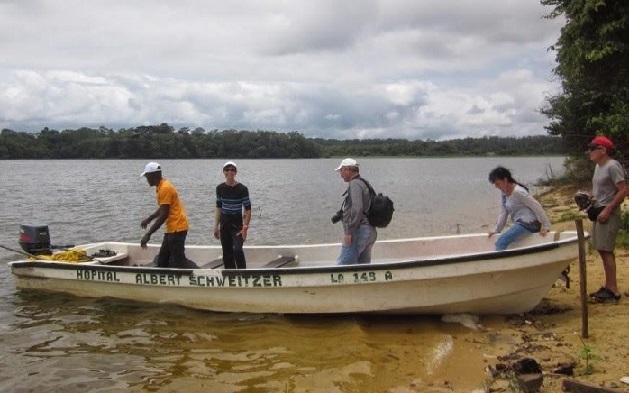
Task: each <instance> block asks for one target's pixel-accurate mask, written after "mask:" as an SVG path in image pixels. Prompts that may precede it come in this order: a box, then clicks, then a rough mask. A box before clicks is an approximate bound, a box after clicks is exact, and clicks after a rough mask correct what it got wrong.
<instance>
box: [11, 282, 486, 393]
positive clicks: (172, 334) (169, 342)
mask: <svg viewBox="0 0 629 393" xmlns="http://www.w3.org/2000/svg"><path fill="white" fill-rule="evenodd" d="M13 302H14V304H13V307H14V310H15V314H14V318H15V321H14V322H13V323H12V325H11V326H10V327H11V330H12V331H14V332H16V334H15V335H14V337H13V338H14V339H12V338H11V334H8V335H7V337H6V338H7V340H8V341H7V343H6V344H7V345H8V347H9V348H10V351H11V356H10V357H9V359H10V361H11V362H12V363H13V364H12V365H9V366H10V367H15V368H18V367H19V368H20V370H21V372H20V373H19V375H17V374H16V375H13V376H6V375H5V381H4V382H3V383H2V384H5V383H6V384H7V385H6V386H8V385H9V384H10V385H12V386H14V388H15V389H17V390H16V391H19V390H20V389H23V390H24V391H30V390H31V389H33V390H35V389H37V388H41V389H46V390H47V391H51V390H50V388H51V387H54V389H53V391H55V389H58V390H57V391H61V390H65V391H78V390H81V391H87V390H89V391H90V392H114V391H120V389H124V390H126V391H176V390H185V391H192V392H195V391H202V390H203V391H207V389H210V391H212V392H238V391H243V392H245V391H246V392H284V391H285V392H300V391H304V392H305V391H313V392H336V391H338V392H369V391H383V390H388V389H389V388H391V387H394V386H407V387H408V386H410V385H411V384H412V383H417V381H429V380H432V379H434V378H443V377H444V373H446V374H447V372H446V370H447V369H448V367H449V366H450V365H451V364H449V363H448V362H449V359H450V353H451V352H452V351H453V350H455V349H456V350H458V351H460V350H462V347H465V346H466V342H465V340H462V339H460V338H457V335H463V336H465V335H468V334H471V333H470V332H469V331H468V330H466V329H465V328H463V327H460V326H457V325H448V324H444V323H442V322H440V320H439V318H438V317H388V316H381V317H370V316H349V315H346V316H334V317H332V316H309V317H303V316H277V315H249V314H220V313H211V312H202V311H195V310H188V309H185V308H180V307H170V306H155V305H147V304H142V303H134V302H127V301H124V302H122V301H118V300H113V299H101V300H92V299H77V298H73V297H69V296H63V295H55V296H48V295H46V294H42V293H33V292H18V293H17V295H16V296H15V298H14V300H13ZM24 336H28V337H29V341H28V342H21V341H19V340H20V338H22V337H24ZM444 346H445V347H448V348H449V349H448V350H447V351H445V352H444V351H443V348H444ZM460 346H462V347H460ZM456 347H459V348H456ZM18 364H19V366H18ZM475 373H477V374H478V375H479V376H478V378H479V380H481V378H482V370H477V371H475ZM467 377H469V375H467ZM452 378H455V376H452ZM37 381H41V382H37ZM413 381H415V382H413Z"/></svg>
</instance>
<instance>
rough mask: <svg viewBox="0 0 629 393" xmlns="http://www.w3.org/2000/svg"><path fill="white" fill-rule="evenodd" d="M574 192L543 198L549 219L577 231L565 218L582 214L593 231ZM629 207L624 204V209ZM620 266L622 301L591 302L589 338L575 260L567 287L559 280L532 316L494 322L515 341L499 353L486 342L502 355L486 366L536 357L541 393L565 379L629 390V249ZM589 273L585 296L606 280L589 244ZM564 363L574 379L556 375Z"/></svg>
mask: <svg viewBox="0 0 629 393" xmlns="http://www.w3.org/2000/svg"><path fill="white" fill-rule="evenodd" d="M575 191H576V189H572V188H560V189H555V190H553V191H551V192H548V193H545V194H543V195H541V196H539V198H540V200H541V202H542V204H543V205H544V207H545V208H546V210H547V212H548V213H549V215H550V216H551V221H552V222H553V229H555V230H575V229H576V226H575V222H574V219H569V220H567V221H566V220H565V219H566V218H567V217H570V216H572V215H581V216H582V217H583V224H584V229H585V231H589V230H590V228H591V223H590V221H589V220H588V219H587V217H585V215H584V214H580V213H579V211H578V209H577V207H576V205H575V204H574V202H573V200H572V196H573V194H574V192H575ZM628 207H629V206H627V205H626V204H625V206H624V209H623V211H627V208H628ZM562 220H564V221H562ZM616 263H617V274H618V283H619V287H620V289H621V291H622V292H623V297H622V298H621V300H620V301H619V302H618V303H617V304H601V303H594V302H590V301H589V302H588V303H587V313H588V319H587V321H588V329H587V330H588V331H587V332H588V337H587V338H582V337H581V332H582V307H581V297H580V289H579V263H578V260H576V261H575V262H573V263H572V265H571V267H570V270H571V273H570V283H569V288H568V287H566V286H565V284H563V283H562V281H561V280H558V282H557V284H556V286H555V287H553V288H552V289H551V290H550V292H549V294H548V296H547V297H546V298H545V299H544V300H543V301H542V303H541V304H540V305H539V306H537V307H536V308H535V309H534V310H532V311H531V312H530V313H527V314H525V315H520V316H509V317H506V318H505V319H504V321H503V323H500V322H499V321H497V320H493V321H491V322H490V324H491V325H492V326H491V328H492V329H496V330H497V332H498V333H499V334H501V335H509V336H511V337H513V343H511V344H510V345H509V344H507V345H504V347H501V348H499V349H497V348H496V346H495V345H494V344H485V345H487V348H485V349H486V352H488V353H489V352H493V353H497V354H498V358H497V359H495V360H492V361H489V362H488V364H489V365H494V364H496V363H501V362H502V363H506V364H509V363H512V362H513V361H515V360H518V359H521V358H524V357H529V358H533V359H535V360H536V361H537V362H538V363H539V364H540V365H541V366H542V370H543V376H544V377H543V386H542V388H541V389H540V391H541V392H561V391H562V381H563V380H564V379H565V378H574V379H577V380H579V381H584V382H589V383H592V384H596V385H597V386H601V387H605V388H610V389H611V388H614V389H618V391H629V385H627V384H625V383H623V382H622V381H621V378H623V377H629V361H628V360H627V358H629V345H628V343H629V296H627V294H626V293H627V292H628V290H629V250H626V249H617V250H616ZM586 269H587V275H586V277H587V293H590V292H594V291H596V290H597V289H598V288H599V287H600V286H601V283H603V282H604V273H603V267H602V263H601V259H600V256H599V255H598V253H597V252H596V251H595V250H592V249H591V246H590V244H589V243H588V244H587V246H586ZM481 345H484V344H481ZM588 351H589V356H588V355H587V352H588ZM586 358H587V359H586ZM586 360H587V362H586ZM566 364H573V365H574V375H573V376H571V377H568V376H566V375H562V374H558V373H557V371H558V369H559V368H560V366H561V365H566ZM586 365H587V366H589V367H590V369H589V370H587V369H586ZM498 385H499V384H497V385H496V386H498ZM503 386H504V385H503Z"/></svg>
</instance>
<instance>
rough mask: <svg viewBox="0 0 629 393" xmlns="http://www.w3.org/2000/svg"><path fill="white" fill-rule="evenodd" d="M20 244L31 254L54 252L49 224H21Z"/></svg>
mask: <svg viewBox="0 0 629 393" xmlns="http://www.w3.org/2000/svg"><path fill="white" fill-rule="evenodd" d="M20 246H21V247H22V250H24V251H26V252H27V253H29V254H35V255H36V254H40V255H50V254H52V251H51V250H50V233H49V232H48V225H28V224H23V225H20Z"/></svg>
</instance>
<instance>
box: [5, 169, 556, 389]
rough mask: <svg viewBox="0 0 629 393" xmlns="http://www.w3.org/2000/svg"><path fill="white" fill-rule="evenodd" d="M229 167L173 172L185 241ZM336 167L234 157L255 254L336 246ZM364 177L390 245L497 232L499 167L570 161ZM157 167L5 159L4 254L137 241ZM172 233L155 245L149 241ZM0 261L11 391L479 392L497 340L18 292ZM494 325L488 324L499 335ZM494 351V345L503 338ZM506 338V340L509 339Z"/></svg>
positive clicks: (545, 172) (428, 328) (407, 323)
mask: <svg viewBox="0 0 629 393" xmlns="http://www.w3.org/2000/svg"><path fill="white" fill-rule="evenodd" d="M223 161H224V160H163V161H160V164H162V167H163V174H164V176H165V177H166V178H168V179H170V180H171V181H172V182H173V183H174V184H175V186H176V187H177V188H178V190H179V194H180V196H181V198H182V199H183V201H184V204H185V206H186V209H187V211H188V216H189V220H190V231H189V235H188V241H187V242H188V244H218V242H217V241H216V240H215V239H214V238H213V236H212V230H211V226H212V222H213V209H214V208H213V203H214V189H215V187H216V185H217V184H219V183H220V182H221V181H222V180H223V175H222V172H221V166H222V164H223ZM339 162H340V160H339V159H317V160H239V161H237V163H238V167H239V173H238V175H237V179H238V180H239V181H240V182H242V183H244V184H245V185H247V186H248V187H249V192H250V195H251V199H252V203H253V206H254V208H253V218H252V221H251V225H250V230H249V238H248V243H249V244H290V243H307V244H315V243H322V242H339V241H340V238H341V227H340V224H337V225H333V224H332V223H331V222H330V217H331V215H332V214H333V213H334V212H336V211H337V210H338V208H339V206H340V202H341V194H342V193H343V191H344V190H345V187H346V185H345V184H344V183H343V181H342V179H341V178H340V175H339V174H338V173H336V172H334V168H335V167H336V166H337V165H338V163H339ZM359 162H360V164H361V174H362V176H363V177H365V178H366V179H368V180H369V181H370V182H371V184H372V185H373V186H374V188H375V189H376V191H378V192H383V193H386V194H387V195H389V196H390V197H391V198H392V199H393V201H394V202H395V209H396V210H395V214H394V218H393V221H392V223H391V225H390V226H389V227H387V228H385V229H381V230H379V234H378V237H379V239H393V238H402V237H417V236H425V235H443V234H454V233H457V232H460V233H472V232H486V231H487V230H488V229H489V228H490V226H492V225H493V224H494V222H495V219H496V216H497V213H498V208H499V193H498V191H497V190H496V189H495V188H494V187H493V185H491V184H489V182H488V181H487V174H488V172H489V171H490V170H491V169H493V168H494V167H496V166H497V165H503V166H506V167H507V168H510V169H511V170H512V172H513V175H514V177H515V178H516V180H518V181H519V182H521V183H525V184H529V185H532V184H533V183H535V182H536V181H537V180H538V179H540V178H543V179H545V178H547V177H548V176H550V175H551V174H554V175H559V174H560V173H561V170H562V163H563V158H561V157H524V158H521V157H484V158H443V159H442V158H430V159H419V158H369V159H359ZM145 164H146V161H138V160H124V161H122V160H80V161H61V160H59V161H57V160H54V161H0V184H1V186H0V200H1V201H2V207H1V208H0V245H3V246H6V247H9V248H12V249H16V250H18V249H19V245H18V231H19V225H20V224H46V225H48V226H49V229H50V233H51V242H52V244H54V245H68V244H81V243H86V242H91V241H101V240H115V241H137V242H139V240H140V238H141V237H142V234H143V231H142V230H141V229H140V221H141V220H142V219H143V218H145V217H146V216H147V215H148V214H150V213H151V212H153V211H154V210H155V209H156V205H155V192H154V189H153V188H150V187H149V186H148V184H147V183H146V181H145V179H144V178H141V177H140V176H139V175H140V173H141V172H142V170H143V168H144V165H145ZM160 240H161V234H160V233H158V234H156V235H154V236H153V241H154V242H159V241H160ZM18 257H19V255H18V254H17V253H14V252H11V251H7V250H5V249H1V248H0V262H1V263H0V356H1V357H2V358H1V359H0V392H34V391H39V390H44V391H47V392H79V391H80V392H83V391H85V392H87V391H89V392H122V391H125V392H178V391H186V392H201V391H203V392H420V391H421V392H424V391H425V392H437V391H442V390H441V389H443V391H468V392H469V391H471V390H472V389H474V388H475V387H476V388H478V387H480V386H481V385H482V383H483V380H484V378H485V376H484V372H483V369H484V367H485V362H486V361H487V359H488V358H491V354H483V353H479V351H478V349H476V347H475V346H474V344H473V343H474V342H479V341H487V340H488V338H487V336H486V333H483V332H477V331H473V330H470V329H468V328H466V327H463V326H462V325H459V324H451V323H445V322H441V319H440V317H438V316H435V317H386V318H385V317H370V316H334V317H329V316H317V317H313V316H309V317H301V316H299V317H297V316H278V315H244V314H219V313H210V312H201V311H195V310H188V309H184V308H179V307H171V306H166V305H162V306H160V305H147V304H140V303H134V302H129V301H118V300H111V299H101V300H95V299H79V298H74V297H70V296H63V295H57V294H54V295H51V294H44V293H35V292H22V291H18V290H16V289H15V282H14V279H13V276H12V275H11V273H10V270H9V269H8V267H7V265H6V262H7V261H10V260H13V259H17V258H18ZM493 322H494V319H492V318H483V319H482V320H481V323H483V324H484V325H489V326H490V325H491V324H492V323H493ZM493 339H495V337H494V338H492V340H493ZM505 339H507V340H508V338H505Z"/></svg>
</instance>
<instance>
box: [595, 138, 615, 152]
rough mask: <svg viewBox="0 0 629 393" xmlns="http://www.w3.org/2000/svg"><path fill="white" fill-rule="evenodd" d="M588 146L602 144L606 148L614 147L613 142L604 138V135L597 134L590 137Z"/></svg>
mask: <svg viewBox="0 0 629 393" xmlns="http://www.w3.org/2000/svg"><path fill="white" fill-rule="evenodd" d="M588 146H603V147H604V148H606V149H615V147H614V142H612V141H610V140H609V139H607V138H605V137H604V136H597V137H596V138H594V139H592V142H590V144H589V145H588Z"/></svg>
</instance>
